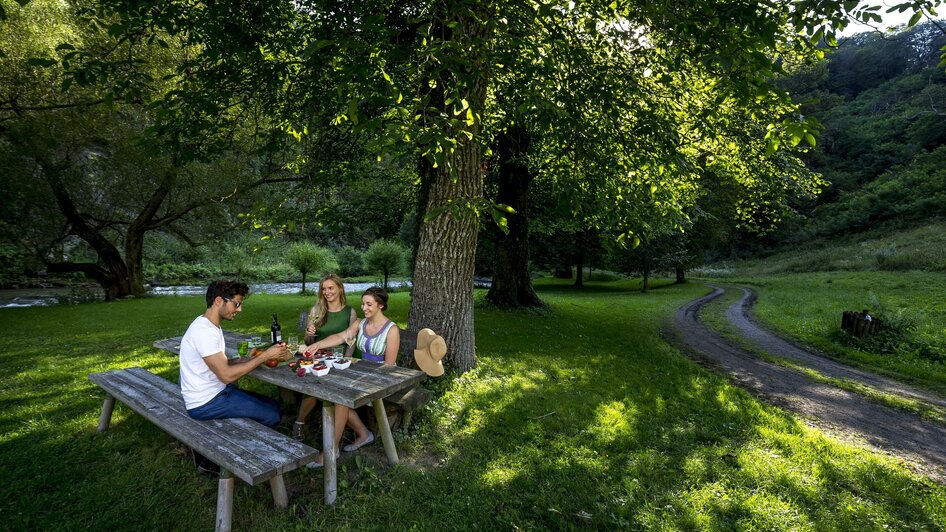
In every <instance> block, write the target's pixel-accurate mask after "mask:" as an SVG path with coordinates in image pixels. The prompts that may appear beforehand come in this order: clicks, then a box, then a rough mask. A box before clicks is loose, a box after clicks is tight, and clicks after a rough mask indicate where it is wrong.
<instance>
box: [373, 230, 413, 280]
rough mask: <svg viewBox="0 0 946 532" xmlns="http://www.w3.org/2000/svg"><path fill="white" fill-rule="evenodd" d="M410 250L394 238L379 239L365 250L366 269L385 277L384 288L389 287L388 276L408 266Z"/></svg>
mask: <svg viewBox="0 0 946 532" xmlns="http://www.w3.org/2000/svg"><path fill="white" fill-rule="evenodd" d="M409 254H410V250H408V249H407V248H406V247H404V246H403V245H402V244H399V243H397V242H394V241H392V240H378V241H376V242H374V243H372V244H371V245H370V246H368V251H366V252H365V270H366V271H368V272H370V273H377V274H379V275H381V276H382V277H383V278H384V285H383V286H384V289H385V290H387V288H388V278H389V277H390V276H392V275H397V274H399V273H401V272H403V271H404V270H405V268H406V267H407V258H408V256H409Z"/></svg>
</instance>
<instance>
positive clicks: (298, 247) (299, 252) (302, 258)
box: [286, 242, 338, 292]
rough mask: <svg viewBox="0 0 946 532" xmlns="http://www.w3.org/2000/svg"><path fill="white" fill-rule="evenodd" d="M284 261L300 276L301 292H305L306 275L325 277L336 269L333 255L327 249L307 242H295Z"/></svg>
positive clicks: (336, 265)
mask: <svg viewBox="0 0 946 532" xmlns="http://www.w3.org/2000/svg"><path fill="white" fill-rule="evenodd" d="M286 261H287V262H288V263H289V264H290V265H292V267H293V268H295V269H296V270H298V271H299V272H300V273H301V274H302V291H303V292H305V279H306V275H308V274H310V273H314V274H316V275H320V276H321V275H325V274H328V273H330V272H334V271H335V270H337V269H338V261H337V260H336V259H335V254H334V253H332V251H331V250H330V249H328V248H324V247H319V246H316V245H314V244H311V243H309V242H297V243H295V244H292V245H290V246H289V249H287V250H286Z"/></svg>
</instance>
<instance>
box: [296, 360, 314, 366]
mask: <svg viewBox="0 0 946 532" xmlns="http://www.w3.org/2000/svg"><path fill="white" fill-rule="evenodd" d="M312 364H315V361H314V360H312V359H311V358H303V359H302V360H300V361H299V366H302V367H305V366H311V365H312Z"/></svg>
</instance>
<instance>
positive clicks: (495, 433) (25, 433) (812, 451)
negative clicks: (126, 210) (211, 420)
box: [0, 286, 944, 530]
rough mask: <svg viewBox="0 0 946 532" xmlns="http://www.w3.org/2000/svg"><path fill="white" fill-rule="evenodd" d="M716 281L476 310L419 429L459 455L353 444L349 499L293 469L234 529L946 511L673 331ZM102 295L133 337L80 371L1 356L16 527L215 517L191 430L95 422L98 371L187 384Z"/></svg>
mask: <svg viewBox="0 0 946 532" xmlns="http://www.w3.org/2000/svg"><path fill="white" fill-rule="evenodd" d="M704 291H705V289H704V288H703V287H699V286H683V287H679V288H674V289H667V290H662V291H660V292H659V293H656V294H652V295H651V296H650V297H642V298H612V297H607V296H608V295H609V294H619V293H627V292H632V293H633V291H632V290H628V289H626V288H619V289H607V287H601V290H597V291H593V292H585V291H572V290H570V289H569V288H568V287H564V288H562V287H552V288H551V289H549V290H547V291H544V292H543V296H544V297H548V299H549V301H550V303H551V304H552V305H553V312H552V315H550V316H533V315H518V314H516V313H510V312H501V311H492V310H488V309H481V310H478V311H477V316H476V319H477V339H478V350H479V353H480V356H481V367H480V369H478V370H477V371H476V372H473V373H470V374H467V375H465V376H462V377H459V378H457V379H456V380H454V381H453V382H452V383H446V384H442V383H437V385H442V386H444V387H446V388H447V391H446V392H445V393H444V394H443V395H441V396H440V397H438V398H436V399H435V401H433V402H432V403H431V404H429V405H428V407H427V408H426V410H425V411H424V412H422V413H420V414H419V415H418V418H420V419H423V420H425V421H424V422H423V423H422V424H421V426H419V427H418V431H419V432H420V433H421V434H426V436H414V437H413V438H414V441H410V442H407V445H406V447H407V448H413V449H421V450H423V451H424V452H429V453H432V454H434V455H436V456H438V457H442V458H443V462H439V461H438V462H436V464H435V465H431V466H430V467H427V468H423V469H415V468H409V467H398V468H393V469H390V470H387V471H385V472H384V473H383V474H379V471H380V468H378V467H375V466H374V465H372V464H370V463H365V462H364V460H362V461H360V462H361V463H359V460H358V456H357V455H356V456H355V457H353V458H349V459H348V460H347V461H346V462H344V463H343V468H344V469H343V472H342V474H340V478H341V479H342V481H343V483H342V485H340V491H339V503H338V506H336V507H335V508H325V507H324V506H322V504H321V502H320V501H321V498H322V474H321V472H314V471H309V470H302V471H297V472H293V473H291V474H290V475H289V488H290V493H291V499H290V509H289V510H288V511H287V510H280V509H275V508H273V507H272V502H271V498H270V496H269V492H268V490H267V489H266V487H265V486H258V487H249V486H246V485H245V484H243V483H237V485H238V487H237V492H236V498H235V506H234V507H235V513H234V526H235V528H241V529H293V528H295V529H311V528H318V527H321V526H331V527H332V528H343V529H359V530H389V529H391V528H399V527H403V528H407V527H409V526H415V527H417V528H418V529H426V530H436V529H441V530H442V529H451V530H456V529H493V528H501V529H508V528H513V527H518V528H533V529H560V528H583V527H593V528H600V529H613V528H631V529H638V528H645V527H654V528H665V529H687V528H716V529H726V528H769V529H783V528H792V527H795V528H805V527H812V528H851V529H853V528H855V526H854V524H855V523H857V524H858V525H861V526H858V527H857V528H862V527H863V524H864V523H865V522H866V523H869V524H872V525H873V526H875V527H878V528H879V527H880V526H881V524H889V525H890V526H891V527H893V528H902V529H910V528H920V529H922V528H937V527H940V528H941V527H943V526H944V517H943V514H942V512H943V510H942V507H943V505H942V504H939V503H940V502H942V498H943V496H942V493H943V490H942V489H941V487H937V486H929V485H928V484H926V483H923V482H917V481H915V480H912V479H911V478H910V477H909V476H908V475H907V474H906V473H904V472H903V471H902V470H901V469H898V468H896V467H894V466H892V465H891V464H890V463H889V462H884V461H883V460H879V459H873V458H870V459H867V460H864V454H863V453H858V452H854V451H850V450H847V449H845V448H844V447H843V446H840V445H838V444H836V443H833V442H831V441H829V440H827V439H824V438H822V437H821V436H819V435H818V434H817V433H815V432H813V431H810V430H809V429H808V428H807V427H805V426H804V424H802V423H799V422H797V421H795V420H794V419H793V418H791V417H789V416H787V415H785V414H783V413H781V412H780V411H778V410H777V409H774V408H771V407H767V406H765V405H763V404H761V403H760V402H759V401H758V400H756V399H754V398H752V397H751V396H749V395H748V394H746V393H744V392H742V391H740V390H738V389H735V388H733V387H732V386H730V385H729V384H727V383H726V382H725V381H724V380H723V379H722V378H719V377H717V376H715V375H713V374H711V373H709V372H707V371H705V370H703V369H701V368H699V367H697V366H696V365H694V364H693V363H692V362H690V361H689V360H688V359H686V358H684V357H683V356H681V355H680V354H678V353H677V352H675V351H673V350H672V349H670V348H669V347H667V346H666V344H664V343H663V341H662V340H661V339H660V338H659V336H658V334H657V331H658V329H659V326H660V322H661V319H662V318H663V316H666V315H668V314H669V312H672V310H673V309H674V308H675V307H676V306H677V305H678V304H679V303H681V302H683V301H684V300H686V299H688V298H691V297H695V296H696V295H698V294H700V293H702V292H704ZM585 295H589V297H588V299H587V300H586V299H584V297H583V296H585ZM595 295H597V299H596V298H595ZM576 296H579V297H582V298H583V299H582V301H581V304H580V305H576V304H574V303H575V297H576ZM602 296H604V297H602ZM90 307H91V309H90V310H91V311H92V312H100V313H101V315H99V316H97V318H98V319H97V320H92V322H91V323H100V325H98V327H99V328H100V329H102V330H112V333H111V334H116V336H115V337H114V338H113V339H110V340H109V341H110V342H115V343H119V344H120V343H125V344H126V348H125V349H124V350H122V351H117V352H114V353H112V355H111V356H107V357H106V356H101V355H102V353H101V352H100V351H97V350H95V349H94V348H92V347H86V348H84V349H85V351H83V352H82V353H81V354H80V355H79V357H78V359H77V361H76V363H75V367H74V370H75V372H74V373H72V374H70V372H69V371H65V372H60V371H45V370H44V369H43V367H42V366H39V367H37V369H36V371H35V372H34V373H35V380H30V379H33V378H34V377H33V376H32V375H33V373H30V372H28V371H26V369H25V368H24V366H25V364H23V363H22V362H21V361H19V360H18V359H17V358H16V357H14V356H12V355H10V354H9V352H8V354H5V355H0V378H2V388H0V397H2V398H3V400H4V401H5V402H6V401H7V400H10V399H13V398H16V397H18V396H22V397H28V398H29V399H28V400H26V401H17V402H16V403H15V404H13V405H12V406H11V407H10V408H7V409H6V410H5V412H4V413H3V414H2V417H0V419H2V421H0V429H2V433H3V434H4V435H3V436H2V437H0V466H2V467H3V470H4V472H5V477H6V479H7V481H6V482H4V483H2V484H0V501H3V502H0V513H2V514H3V515H4V517H5V518H8V519H7V521H6V522H7V523H8V525H7V526H10V527H12V528H14V529H49V528H52V527H53V526H55V527H57V528H64V529H88V528H101V527H103V526H111V527H114V528H135V529H191V528H208V527H209V526H211V523H213V516H214V505H215V493H216V481H215V480H214V479H210V478H206V477H199V476H197V475H196V473H195V472H194V469H193V466H192V465H191V464H190V463H189V461H188V460H187V458H186V456H185V455H184V451H183V449H182V446H180V444H178V443H177V442H174V441H173V440H172V439H171V438H169V437H168V436H167V435H166V434H164V433H163V432H162V431H161V430H160V429H157V428H156V427H154V426H153V425H152V424H151V423H149V422H147V421H146V420H144V419H143V418H142V417H141V416H138V415H136V414H134V413H132V412H131V411H129V410H127V409H124V407H122V406H120V405H119V406H118V407H117V408H116V413H115V416H114V418H113V425H112V427H111V428H110V430H109V431H108V432H106V433H104V434H98V433H96V432H95V427H96V425H97V422H98V415H99V412H100V409H101V406H102V398H103V395H102V393H101V392H100V391H99V390H98V389H97V388H96V387H95V386H94V385H92V384H91V383H89V382H88V381H87V380H86V375H87V374H88V372H90V371H101V370H104V369H110V368H112V367H125V366H130V365H141V366H143V367H146V368H148V369H149V370H151V371H154V372H156V373H158V374H160V375H161V376H163V377H165V378H167V379H169V380H172V381H176V380H177V362H176V359H175V358H174V357H165V356H158V355H156V354H155V353H154V352H151V351H149V350H148V349H144V350H140V351H139V350H138V349H139V347H134V348H128V347H127V346H129V345H130V346H140V345H141V344H142V342H141V341H140V340H135V338H141V337H143V336H145V335H148V334H152V331H150V330H149V329H147V327H142V326H135V325H131V323H133V322H132V321H131V320H132V318H133V317H131V316H126V315H123V314H127V313H126V312H124V308H121V307H107V306H101V307H99V306H95V305H93V306H90ZM175 312H176V310H175ZM162 319H163V320H165V321H172V320H170V318H167V317H165V318H162ZM183 326H186V323H184V324H183ZM183 326H182V328H181V330H183ZM18 327H19V328H17V327H10V328H8V330H7V332H5V333H0V334H6V335H7V336H5V337H2V338H3V339H4V340H3V341H4V342H5V344H6V346H8V347H9V346H11V345H13V340H14V338H18V337H21V336H22V335H23V334H24V332H25V331H28V330H29V328H30V324H29V323H26V322H24V323H22V324H19V325H18ZM87 327H90V329H89V334H93V335H94V334H96V331H97V329H95V328H94V327H93V326H92V325H87ZM136 327H137V328H136ZM115 330H119V331H123V333H121V334H118V333H115ZM148 343H150V340H149V342H148ZM106 354H107V353H106ZM27 355H28V356H33V355H35V356H36V357H39V358H41V359H42V363H43V364H46V363H49V362H50V361H52V360H53V359H54V357H48V356H47V355H46V354H44V353H42V352H41V350H39V349H33V348H30V349H28V350H27ZM139 362H140V363H139ZM14 367H15V368H16V369H13V368H14ZM5 404H6V403H5ZM348 473H350V475H349V474H348ZM848 525H850V526H848Z"/></svg>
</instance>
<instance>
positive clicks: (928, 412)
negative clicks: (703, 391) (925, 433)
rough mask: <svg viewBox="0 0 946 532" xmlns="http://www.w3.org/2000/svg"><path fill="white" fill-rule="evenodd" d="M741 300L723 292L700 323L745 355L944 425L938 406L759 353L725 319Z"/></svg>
mask: <svg viewBox="0 0 946 532" xmlns="http://www.w3.org/2000/svg"><path fill="white" fill-rule="evenodd" d="M741 298H742V292H741V291H739V290H728V291H726V293H724V294H723V295H721V296H719V297H717V298H716V299H714V300H712V301H711V302H709V303H708V304H706V305H704V306H703V308H702V309H700V322H702V323H703V324H704V325H706V326H708V327H709V328H711V329H713V330H714V331H715V332H716V333H717V334H719V335H720V336H722V337H723V338H726V339H727V340H729V341H730V342H732V343H733V344H735V345H737V346H739V347H741V348H742V349H744V350H745V351H748V352H750V353H753V354H755V355H756V356H758V357H760V358H762V359H763V360H766V361H768V362H771V363H773V364H778V365H780V366H784V367H787V368H791V369H794V370H796V371H800V372H802V373H804V374H805V375H808V376H809V377H810V378H811V379H813V380H815V381H817V382H821V383H824V384H830V385H832V386H835V387H837V388H840V389H842V390H847V391H849V392H852V393H856V394H858V395H861V396H863V397H866V398H868V399H871V400H872V401H875V402H877V403H880V404H883V405H886V406H889V407H891V408H899V409H900V410H905V411H907V412H912V413H914V414H916V415H918V416H920V417H922V418H923V419H926V420H928V421H933V422H935V423H940V424H946V409H944V408H941V407H939V406H936V405H932V404H928V403H925V402H921V401H918V400H915V399H909V398H907V397H901V396H899V395H894V394H890V393H887V392H883V391H881V390H878V389H876V388H874V387H872V386H868V385H865V384H862V383H859V382H856V381H852V380H848V379H836V378H832V377H828V376H826V375H824V374H822V373H821V372H819V371H817V370H815V369H812V368H809V367H807V366H804V365H802V364H799V363H798V362H795V361H794V360H791V359H788V358H784V357H780V356H776V355H773V354H771V353H769V352H766V351H763V350H762V349H761V348H760V347H758V346H757V345H755V344H753V343H751V342H749V341H748V340H746V339H745V338H743V337H742V336H740V334H739V331H738V330H736V328H735V327H734V326H733V325H732V324H731V323H729V321H728V320H727V319H726V315H725V313H726V309H727V308H729V307H730V306H731V305H733V304H734V303H736V302H737V301H739V300H740V299H741Z"/></svg>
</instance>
